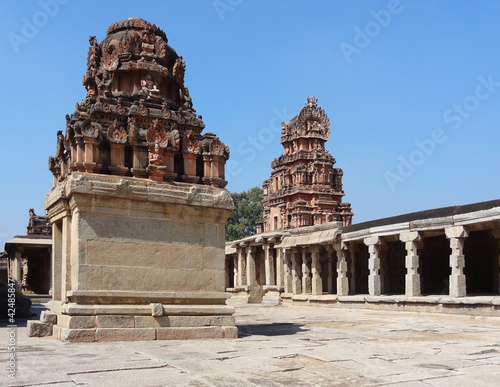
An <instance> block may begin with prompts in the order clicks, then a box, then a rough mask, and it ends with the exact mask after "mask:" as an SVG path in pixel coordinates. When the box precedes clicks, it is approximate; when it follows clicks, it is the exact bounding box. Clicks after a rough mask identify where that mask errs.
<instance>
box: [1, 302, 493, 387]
mask: <svg viewBox="0 0 500 387" xmlns="http://www.w3.org/2000/svg"><path fill="white" fill-rule="evenodd" d="M38 310H39V309H38ZM236 322H237V325H238V326H239V328H240V337H239V338H238V339H233V340H230V339H227V340H191V341H149V342H113V343H88V344H87V343H85V344H84V343H78V344H75V343H61V342H59V341H56V340H53V339H51V338H29V337H27V335H26V328H25V327H23V326H25V325H26V322H25V321H18V326H19V327H18V328H17V329H16V340H17V341H16V364H17V371H16V379H15V380H12V379H9V378H8V377H7V375H8V371H7V359H8V355H9V352H8V350H7V346H8V342H9V328H7V327H6V324H7V323H6V322H5V321H4V322H2V324H3V327H1V328H0V343H3V344H2V345H1V346H0V363H1V364H2V366H1V367H0V370H1V371H0V385H12V386H57V387H66V386H75V385H88V386H120V387H125V386H200V387H201V386H202V387H208V386H228V387H229V386H230V387H234V386H453V387H459V386H496V387H498V386H500V318H494V317H472V316H466V315H464V316H456V315H437V314H423V313H421V314H419V313H409V312H384V311H370V310H359V309H358V310H353V309H333V308H315V307H288V306H279V307H262V306H254V305H246V306H241V307H237V309H236Z"/></svg>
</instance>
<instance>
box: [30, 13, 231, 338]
mask: <svg viewBox="0 0 500 387" xmlns="http://www.w3.org/2000/svg"><path fill="white" fill-rule="evenodd" d="M185 66H186V65H185V62H184V60H183V59H182V57H181V56H178V55H177V54H176V52H175V51H174V50H173V49H172V48H171V47H170V46H169V45H168V44H167V37H166V35H165V33H164V32H163V31H162V30H161V29H159V28H158V27H156V26H155V25H152V24H150V23H148V22H146V21H144V20H142V19H138V18H131V19H127V20H123V21H121V22H118V23H114V24H112V25H111V26H110V27H109V28H108V31H107V36H106V38H105V39H104V40H103V41H102V42H101V43H98V42H97V40H96V38H95V37H93V36H91V37H90V49H89V53H88V58H87V72H86V74H85V76H84V78H83V85H84V86H85V88H86V89H87V95H86V98H85V99H84V100H83V101H82V102H81V103H80V104H77V105H76V110H75V112H74V113H73V114H72V115H71V116H66V133H65V134H64V135H63V133H62V131H60V132H58V133H57V153H56V156H55V157H50V159H49V168H50V170H51V171H52V173H53V175H54V187H53V189H52V192H51V193H50V194H48V195H47V197H46V199H45V209H46V211H47V214H48V216H49V219H50V222H51V224H52V230H53V233H52V234H53V250H52V251H53V252H52V301H51V302H50V303H49V308H50V311H49V312H47V313H45V314H44V315H43V316H42V321H41V322H30V330H29V331H30V334H33V335H41V333H40V332H43V333H44V334H52V333H53V335H54V336H55V337H56V338H58V339H60V340H63V341H111V340H155V339H183V338H222V337H237V334H238V332H237V328H236V327H235V326H234V317H233V312H234V309H233V307H231V306H228V305H226V303H225V301H226V299H227V298H228V297H229V295H228V294H227V293H225V283H224V241H225V233H224V225H225V221H226V219H227V218H228V217H229V215H230V213H231V209H232V206H233V205H232V200H231V195H230V194H229V192H228V191H227V190H225V189H224V186H225V185H226V181H225V180H224V165H225V162H226V160H227V159H228V157H229V148H228V147H227V146H226V145H224V144H223V143H222V142H221V141H220V140H219V139H218V138H217V137H216V136H215V134H213V133H205V134H201V132H202V130H203V128H204V127H205V125H204V124H203V121H202V117H201V116H199V115H196V114H195V110H194V109H193V104H192V100H191V97H190V95H189V92H188V89H187V87H186V86H185V84H184V71H185Z"/></svg>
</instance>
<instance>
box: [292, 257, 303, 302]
mask: <svg viewBox="0 0 500 387" xmlns="http://www.w3.org/2000/svg"><path fill="white" fill-rule="evenodd" d="M300 257H301V254H300V250H296V251H293V252H292V293H293V294H300V293H302V283H301V281H300Z"/></svg>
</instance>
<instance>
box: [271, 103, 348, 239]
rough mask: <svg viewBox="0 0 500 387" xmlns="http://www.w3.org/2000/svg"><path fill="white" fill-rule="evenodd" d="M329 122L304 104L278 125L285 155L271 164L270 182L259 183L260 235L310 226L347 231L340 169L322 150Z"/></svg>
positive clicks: (322, 113)
mask: <svg viewBox="0 0 500 387" xmlns="http://www.w3.org/2000/svg"><path fill="white" fill-rule="evenodd" d="M329 136H330V120H329V119H328V116H327V115H326V113H325V111H324V110H323V109H321V108H320V107H318V106H317V99H316V98H314V96H312V97H311V98H307V103H306V104H305V106H304V107H303V108H302V109H301V110H300V112H299V114H298V115H297V116H295V117H294V118H292V120H291V121H290V122H289V123H288V124H285V123H282V132H281V144H283V148H284V154H283V155H281V156H280V157H279V158H278V159H274V160H273V161H272V163H271V166H272V168H273V170H272V172H271V177H270V178H269V179H268V180H266V181H264V183H263V188H264V200H263V206H264V232H267V231H274V230H285V229H290V228H297V227H303V226H312V225H316V224H322V223H326V222H332V221H342V222H343V224H344V225H346V226H347V225H350V224H351V221H352V216H353V213H352V212H351V205H350V203H342V197H343V196H344V195H345V194H344V191H343V189H342V175H343V172H342V169H340V168H333V165H334V164H335V158H334V157H333V156H332V155H331V154H330V152H329V151H328V150H326V149H325V142H326V141H327V140H328V138H329Z"/></svg>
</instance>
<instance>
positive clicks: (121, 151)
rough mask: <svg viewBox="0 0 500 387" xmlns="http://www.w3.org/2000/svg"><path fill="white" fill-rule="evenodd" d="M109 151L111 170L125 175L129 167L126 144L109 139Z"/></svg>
mask: <svg viewBox="0 0 500 387" xmlns="http://www.w3.org/2000/svg"><path fill="white" fill-rule="evenodd" d="M109 151H110V159H111V165H110V166H109V170H110V171H111V172H112V173H113V174H116V175H125V174H126V173H127V172H128V168H126V167H125V144H122V143H118V142H113V141H111V140H109Z"/></svg>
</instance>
